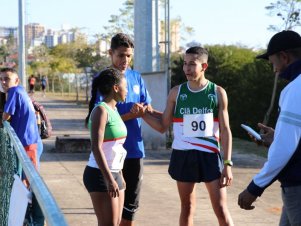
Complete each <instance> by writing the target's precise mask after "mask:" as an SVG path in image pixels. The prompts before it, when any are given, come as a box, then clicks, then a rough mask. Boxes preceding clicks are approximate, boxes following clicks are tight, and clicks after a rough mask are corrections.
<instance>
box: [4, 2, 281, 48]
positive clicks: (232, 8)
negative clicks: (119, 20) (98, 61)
mask: <svg viewBox="0 0 301 226" xmlns="http://www.w3.org/2000/svg"><path fill="white" fill-rule="evenodd" d="M139 1H141V0H139ZM275 1H276V0H252V1H251V0H210V1H208V0H206V1H205V0H170V18H171V19H172V18H177V17H180V18H181V20H182V22H183V23H184V24H185V25H186V26H190V27H193V28H194V30H195V32H194V35H192V36H189V37H186V40H185V41H182V42H184V43H181V44H182V45H185V43H189V42H191V41H195V42H198V43H201V44H202V45H207V44H209V45H213V44H222V45H232V44H234V45H242V46H246V47H249V48H255V49H260V48H266V45H267V43H268V41H269V40H270V38H271V37H272V35H273V34H274V33H275V32H271V31H269V30H268V29H267V28H268V26H269V25H270V24H274V25H275V24H278V25H279V23H281V21H280V19H278V18H277V17H275V16H274V17H271V16H269V15H268V11H267V10H266V9H265V6H268V5H269V4H270V3H271V2H275ZM123 3H124V0H108V1H104V0H25V8H26V22H28V23H40V24H42V25H44V26H45V27H46V29H49V28H51V29H60V28H61V27H62V25H63V24H66V25H68V26H70V27H78V28H84V29H83V32H85V33H87V34H88V35H89V36H91V37H92V36H93V34H96V33H102V32H104V29H103V26H106V25H108V20H109V19H110V15H118V14H119V9H120V8H123V5H122V4H123ZM17 25H18V0H0V26H17Z"/></svg>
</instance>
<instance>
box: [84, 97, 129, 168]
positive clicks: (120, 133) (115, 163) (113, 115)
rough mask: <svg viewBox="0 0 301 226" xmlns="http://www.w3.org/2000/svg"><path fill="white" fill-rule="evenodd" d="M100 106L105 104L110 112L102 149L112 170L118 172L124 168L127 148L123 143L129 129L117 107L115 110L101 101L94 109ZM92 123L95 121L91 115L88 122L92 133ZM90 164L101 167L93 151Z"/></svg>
mask: <svg viewBox="0 0 301 226" xmlns="http://www.w3.org/2000/svg"><path fill="white" fill-rule="evenodd" d="M99 106H103V107H104V108H105V109H106V110H107V112H108V121H107V123H106V127H105V134H104V139H103V144H102V150H103V152H104V154H105V158H106V161H107V164H108V166H109V168H110V170H111V172H118V171H120V170H121V169H122V168H123V162H124V159H125V156H126V150H125V149H124V148H123V144H124V142H125V138H126V135H127V130H126V127H125V124H124V122H123V121H122V119H121V117H120V115H119V113H118V111H117V109H116V110H113V109H112V108H110V107H109V106H108V105H107V104H106V103H105V102H101V103H100V104H99V105H97V106H95V107H94V109H95V108H97V107H99ZM94 109H93V111H94ZM93 111H92V112H93ZM91 115H92V113H91ZM92 123H93V122H92V120H91V117H90V119H89V122H88V128H89V129H90V133H91V124H92ZM88 166H90V167H94V168H99V167H98V164H97V162H96V160H95V157H94V154H93V152H91V154H90V158H89V162H88Z"/></svg>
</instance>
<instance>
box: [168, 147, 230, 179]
mask: <svg viewBox="0 0 301 226" xmlns="http://www.w3.org/2000/svg"><path fill="white" fill-rule="evenodd" d="M223 167H224V165H223V161H222V158H221V155H220V153H208V152H203V151H198V150H176V149H173V151H172V154H171V158H170V163H169V169H168V173H169V175H170V176H171V177H172V178H173V179H174V180H176V181H181V182H194V183H200V182H211V181H213V180H216V179H219V178H220V176H221V172H222V170H223Z"/></svg>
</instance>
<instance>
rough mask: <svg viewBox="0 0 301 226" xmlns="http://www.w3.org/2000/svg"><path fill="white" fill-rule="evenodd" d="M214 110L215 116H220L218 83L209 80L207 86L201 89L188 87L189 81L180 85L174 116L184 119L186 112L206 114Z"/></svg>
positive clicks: (188, 113)
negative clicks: (195, 89) (196, 89)
mask: <svg viewBox="0 0 301 226" xmlns="http://www.w3.org/2000/svg"><path fill="white" fill-rule="evenodd" d="M211 112H213V117H214V118H218V101H217V93H216V85H215V84H214V83H212V82H210V81H209V80H208V84H207V85H206V87H205V88H204V89H202V90H199V91H192V90H190V89H189V88H188V82H186V83H183V84H181V85H180V87H179V93H178V97H177V102H176V107H175V112H174V115H173V117H174V118H177V119H182V118H183V115H184V114H187V115H190V114H191V115H192V114H204V113H211Z"/></svg>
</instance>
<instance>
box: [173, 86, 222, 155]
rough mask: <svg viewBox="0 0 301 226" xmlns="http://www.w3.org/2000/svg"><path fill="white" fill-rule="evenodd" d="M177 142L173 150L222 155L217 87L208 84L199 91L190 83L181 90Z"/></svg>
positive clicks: (175, 119) (176, 118) (175, 128)
mask: <svg viewBox="0 0 301 226" xmlns="http://www.w3.org/2000/svg"><path fill="white" fill-rule="evenodd" d="M173 132H174V140H173V143H172V148H174V149H178V150H190V149H195V150H199V151H204V152H209V153H211V152H215V153H217V152H219V151H220V144H219V121H218V97H217V91H216V85H215V84H214V83H212V82H210V81H208V83H207V85H206V86H205V87H204V88H203V89H201V90H198V91H193V90H191V89H190V88H189V85H188V82H186V83H183V84H181V85H180V87H179V92H178V96H177V99H176V106H175V111H174V115H173Z"/></svg>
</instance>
